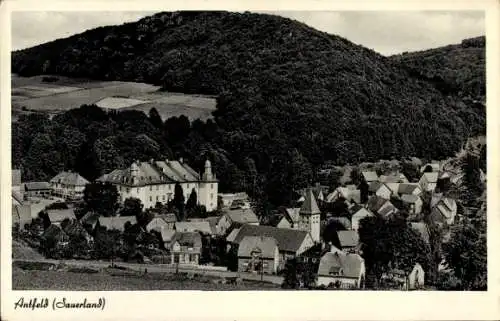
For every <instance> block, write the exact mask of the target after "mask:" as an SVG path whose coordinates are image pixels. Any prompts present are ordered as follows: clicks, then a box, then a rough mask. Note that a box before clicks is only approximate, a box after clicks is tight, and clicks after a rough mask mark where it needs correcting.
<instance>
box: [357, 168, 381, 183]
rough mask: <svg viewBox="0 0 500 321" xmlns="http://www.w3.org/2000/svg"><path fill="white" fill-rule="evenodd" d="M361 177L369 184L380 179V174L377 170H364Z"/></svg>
mask: <svg viewBox="0 0 500 321" xmlns="http://www.w3.org/2000/svg"><path fill="white" fill-rule="evenodd" d="M361 177H362V179H363V180H364V181H365V182H366V183H367V184H368V185H370V184H371V183H372V182H376V181H378V175H377V172H375V171H362V172H361Z"/></svg>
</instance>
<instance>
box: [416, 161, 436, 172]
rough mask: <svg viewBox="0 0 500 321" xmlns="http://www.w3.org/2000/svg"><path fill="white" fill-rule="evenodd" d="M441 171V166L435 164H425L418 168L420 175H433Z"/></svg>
mask: <svg viewBox="0 0 500 321" xmlns="http://www.w3.org/2000/svg"><path fill="white" fill-rule="evenodd" d="M440 170H441V165H440V164H439V163H437V162H432V163H427V164H425V165H423V166H422V167H420V173H422V174H423V173H434V172H436V173H437V172H439V171H440Z"/></svg>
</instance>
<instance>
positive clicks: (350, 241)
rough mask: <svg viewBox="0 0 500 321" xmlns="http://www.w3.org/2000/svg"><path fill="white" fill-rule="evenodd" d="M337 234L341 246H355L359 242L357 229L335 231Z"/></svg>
mask: <svg viewBox="0 0 500 321" xmlns="http://www.w3.org/2000/svg"><path fill="white" fill-rule="evenodd" d="M337 236H338V237H339V241H340V246H341V247H342V248H344V247H356V246H358V244H359V234H358V232H357V231H352V230H347V231H337Z"/></svg>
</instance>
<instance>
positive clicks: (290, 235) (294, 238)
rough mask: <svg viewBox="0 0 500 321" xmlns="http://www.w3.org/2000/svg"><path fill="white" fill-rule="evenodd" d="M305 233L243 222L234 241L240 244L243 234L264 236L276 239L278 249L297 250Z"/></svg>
mask: <svg viewBox="0 0 500 321" xmlns="http://www.w3.org/2000/svg"><path fill="white" fill-rule="evenodd" d="M307 235H308V232H306V231H299V230H292V229H286V228H277V227H272V226H264V225H248V224H245V225H243V226H242V227H241V228H240V229H239V231H238V234H237V235H236V237H235V238H234V243H236V244H240V242H241V240H242V239H243V238H244V237H245V236H266V237H273V238H274V239H275V240H276V242H277V243H278V248H279V250H280V251H286V252H297V251H298V249H299V248H300V246H301V245H302V243H303V242H304V239H305V238H306V237H307Z"/></svg>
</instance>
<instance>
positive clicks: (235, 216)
mask: <svg viewBox="0 0 500 321" xmlns="http://www.w3.org/2000/svg"><path fill="white" fill-rule="evenodd" d="M224 215H227V216H228V217H229V219H230V220H231V221H232V222H233V223H239V224H250V223H259V218H258V217H257V215H255V213H254V211H252V210H251V209H249V208H237V209H229V210H225V211H224Z"/></svg>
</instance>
